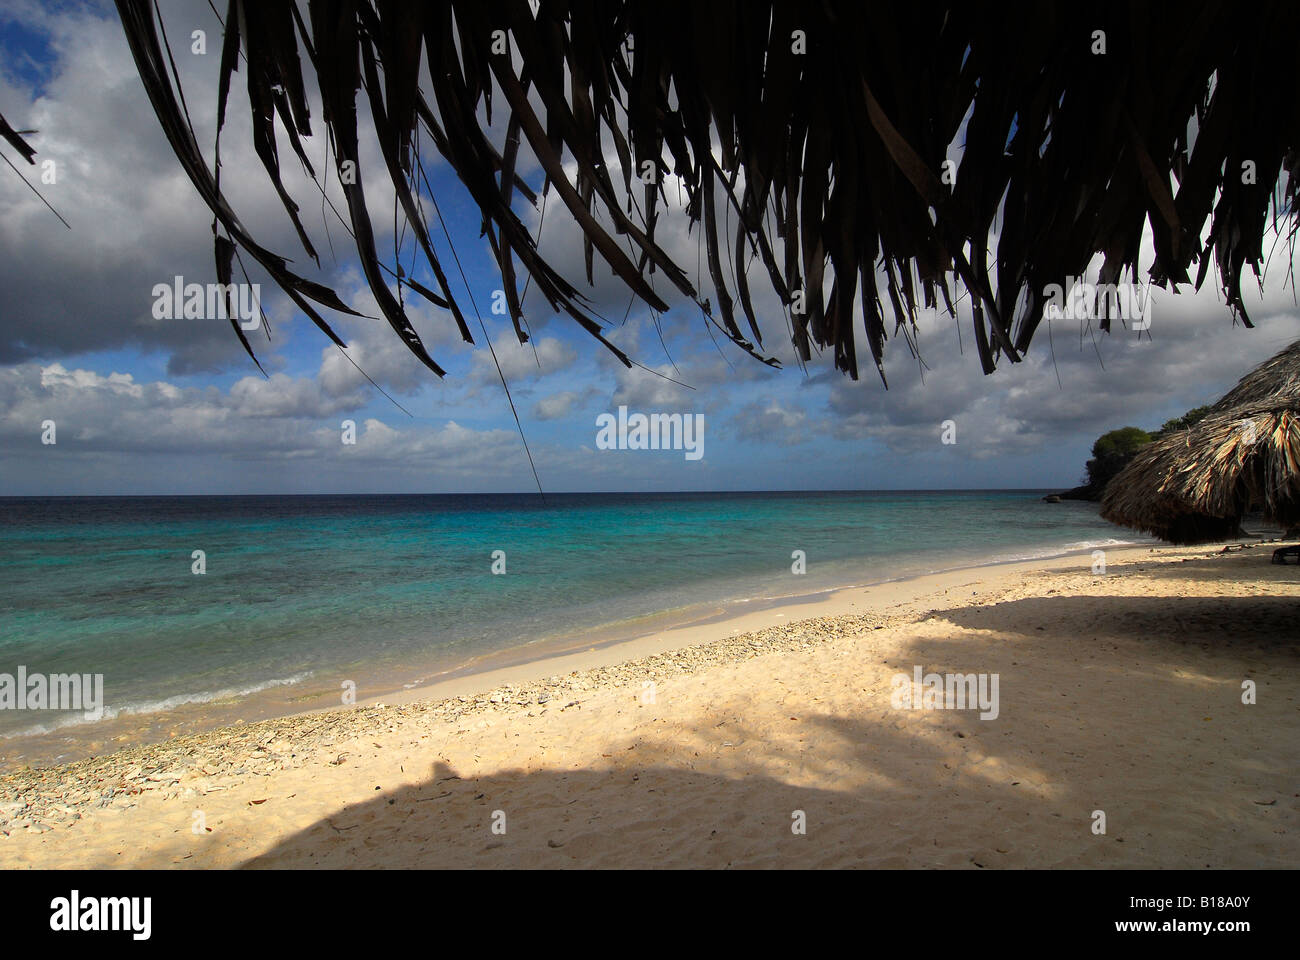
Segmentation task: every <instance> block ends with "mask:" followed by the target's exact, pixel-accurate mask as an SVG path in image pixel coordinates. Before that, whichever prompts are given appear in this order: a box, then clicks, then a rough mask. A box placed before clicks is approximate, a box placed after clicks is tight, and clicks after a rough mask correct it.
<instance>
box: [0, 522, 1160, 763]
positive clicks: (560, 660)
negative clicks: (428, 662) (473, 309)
mask: <svg viewBox="0 0 1300 960" xmlns="http://www.w3.org/2000/svg"><path fill="white" fill-rule="evenodd" d="M1095 549H1104V550H1106V551H1108V556H1109V555H1110V554H1111V553H1118V552H1119V551H1131V550H1147V549H1151V547H1150V545H1148V544H1142V543H1132V542H1127V541H1119V542H1116V543H1113V544H1111V543H1107V544H1100V543H1098V544H1096V545H1090V546H1086V547H1080V548H1077V549H1070V550H1064V551H1060V552H1048V553H1045V554H1043V555H1041V556H1037V555H1035V556H1029V557H1013V558H1009V559H998V558H985V559H980V560H976V561H975V562H973V563H967V564H959V565H957V566H954V567H949V568H943V569H939V570H931V571H925V572H920V573H907V574H904V575H902V576H898V577H890V578H886V579H882V580H878V581H867V582H864V583H854V584H843V585H832V586H827V587H819V588H817V589H814V590H811V591H808V592H802V593H799V592H796V593H791V594H787V595H782V596H760V597H747V598H740V599H729V600H722V601H718V602H709V603H698V604H693V605H690V606H687V607H682V608H675V609H669V610H660V611H655V612H653V613H650V614H647V615H644V616H641V617H637V618H635V620H634V621H619V622H616V623H609V624H601V625H598V626H596V627H592V628H588V629H586V630H583V631H580V632H579V633H578V634H562V635H560V636H549V637H543V638H540V639H538V640H535V641H530V642H529V643H525V644H522V645H519V646H514V647H509V648H506V649H502V650H494V651H489V652H487V653H484V654H481V655H478V656H476V657H473V658H471V659H470V660H468V661H464V662H462V663H461V664H459V665H457V666H454V667H449V668H447V669H444V670H435V671H432V673H433V677H432V678H429V677H422V678H420V679H418V680H416V681H413V682H404V681H402V680H399V679H396V678H392V679H390V680H389V681H387V682H381V683H371V684H370V686H371V687H372V690H371V691H368V692H366V693H365V694H364V695H361V696H357V697H356V700H355V703H354V704H353V705H346V704H344V703H343V701H342V697H341V695H340V693H339V691H338V690H337V689H335V688H334V687H328V686H323V685H322V684H324V683H325V678H324V677H323V676H322V677H319V678H316V677H308V678H304V679H302V680H298V681H295V682H270V683H267V684H266V685H265V686H264V687H262V688H261V689H258V690H256V691H254V692H253V693H251V694H237V695H234V696H231V697H220V698H218V697H215V696H214V697H213V698H212V699H209V700H203V701H198V702H192V703H181V704H178V705H176V706H173V707H170V708H167V709H163V710H151V711H139V712H135V711H132V712H128V713H123V714H121V715H119V716H117V717H114V718H112V719H110V720H107V721H98V722H94V723H82V722H75V721H74V722H72V723H68V724H66V725H64V726H57V727H54V728H52V729H50V730H46V731H43V732H38V733H32V734H16V735H10V736H8V737H5V738H0V777H2V776H4V775H6V774H8V773H12V772H19V771H23V770H27V769H40V768H47V767H55V766H66V765H69V764H73V763H76V762H78V761H81V760H86V759H93V758H96V757H104V756H110V755H112V754H113V753H118V752H121V751H123V750H130V749H136V748H147V747H150V746H154V745H158V744H164V743H167V742H168V741H170V740H173V739H176V738H177V737H192V736H200V737H201V736H204V735H206V734H211V733H213V732H216V731H220V730H223V729H226V728H229V727H234V726H244V725H248V724H256V723H266V722H273V721H276V720H284V719H288V718H292V717H298V716H305V715H309V714H313V713H320V712H328V711H332V710H340V709H342V710H347V709H351V708H352V707H354V706H369V705H374V704H378V703H384V702H389V703H408V702H411V701H413V700H419V699H426V698H430V697H433V698H438V697H444V696H464V695H470V694H475V693H479V692H482V691H483V690H488V689H490V688H492V687H495V686H498V685H500V684H505V683H520V682H527V681H536V680H538V679H540V678H542V677H545V676H548V675H550V674H551V673H554V672H555V671H554V670H550V669H543V668H544V667H545V666H546V665H547V664H552V663H555V664H557V665H558V667H559V668H560V672H569V671H581V670H587V669H593V668H595V667H600V666H612V665H614V664H617V663H619V662H621V661H622V660H624V659H636V658H638V657H640V656H644V655H646V652H647V651H650V652H664V651H665V650H667V649H670V646H671V645H672V644H673V643H685V644H687V645H695V644H699V643H708V642H712V641H714V640H717V639H723V638H725V637H728V636H733V635H735V633H736V628H734V627H732V624H733V623H735V622H743V629H744V630H746V631H753V630H760V629H763V628H764V627H766V626H771V625H775V623H776V622H778V621H781V620H787V621H788V619H789V618H790V617H791V616H793V615H795V614H796V613H798V614H799V615H800V616H814V615H831V616H834V615H836V612H842V608H843V603H842V602H840V601H839V600H838V599H837V598H840V597H841V595H846V594H850V593H852V594H854V595H855V599H854V600H852V601H849V603H848V606H849V607H852V606H853V605H854V603H855V602H858V601H859V600H860V601H862V602H865V600H866V594H867V592H868V591H872V590H882V589H883V590H887V591H888V592H889V593H890V594H891V597H892V596H893V594H894V593H895V591H898V592H901V594H902V595H904V596H906V595H907V593H908V591H907V590H906V587H907V585H909V584H916V585H918V587H919V588H920V589H924V586H925V584H927V583H928V582H930V581H931V580H934V579H935V578H946V577H950V576H961V575H962V574H964V573H968V572H971V571H979V570H985V569H988V570H997V569H1001V568H1006V567H1018V566H1027V567H1033V568H1035V569H1038V568H1040V567H1041V565H1043V564H1054V563H1056V562H1058V561H1068V560H1069V559H1070V558H1074V557H1081V556H1085V555H1090V554H1091V552H1092V551H1093V550H1095ZM827 607H829V609H830V610H831V611H834V612H830V613H825V612H822V613H817V614H814V613H809V612H807V611H809V610H824V609H825V608H827ZM655 621H661V622H663V623H665V624H666V625H665V626H664V627H662V628H661V629H658V630H653V629H651V630H645V629H641V628H638V629H636V631H635V632H633V633H631V634H630V635H629V633H628V632H627V630H626V626H627V625H628V623H631V622H655ZM582 634H587V635H589V636H590V637H592V639H588V640H584V641H581V642H575V640H576V637H577V636H581V635H582ZM668 637H672V638H681V639H674V640H666V639H663V638H668ZM665 644H668V645H665ZM621 651H627V653H626V656H625V655H624V653H623V652H621ZM404 669H407V671H408V672H407V673H406V675H407V676H409V675H410V673H411V672H419V671H420V669H421V668H418V667H416V666H414V665H412V666H411V667H409V668H404ZM341 676H342V672H340V673H339V676H338V677H334V678H333V679H335V680H337V679H339V677H341ZM305 685H311V686H313V687H315V689H314V690H310V689H306V688H305ZM376 687H377V688H378V689H373V688H376ZM284 688H287V689H284ZM282 689H283V692H284V693H285V694H291V695H290V696H288V697H287V698H280V697H278V696H276V693H277V691H279V690H282ZM180 696H184V695H180ZM273 697H274V699H272V698H273ZM325 697H331V698H337V700H338V702H336V703H330V704H328V705H324V704H318V705H315V706H294V705H295V704H302V703H303V702H304V701H309V700H317V701H319V700H322V699H323V698H325ZM221 707H228V708H229V709H228V710H226V711H225V715H224V716H223V715H220V714H219V713H218V710H219V708H221ZM168 728H170V729H168ZM15 747H16V748H18V749H15ZM106 747H107V748H108V749H105V748H106ZM12 753H18V754H19V756H18V757H16V758H15V759H13V760H10V759H9V755H10V754H12Z"/></svg>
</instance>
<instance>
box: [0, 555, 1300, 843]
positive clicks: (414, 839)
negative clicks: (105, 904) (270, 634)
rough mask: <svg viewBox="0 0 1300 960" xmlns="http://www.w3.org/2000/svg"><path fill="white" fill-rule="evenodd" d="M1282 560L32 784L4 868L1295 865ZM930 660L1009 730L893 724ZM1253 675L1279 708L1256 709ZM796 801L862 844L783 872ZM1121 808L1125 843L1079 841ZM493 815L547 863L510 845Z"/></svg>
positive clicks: (428, 700)
mask: <svg viewBox="0 0 1300 960" xmlns="http://www.w3.org/2000/svg"><path fill="white" fill-rule="evenodd" d="M1258 546H1259V545H1257V544H1247V545H1245V546H1244V547H1243V548H1242V549H1237V550H1234V551H1232V552H1230V553H1228V554H1226V555H1225V554H1223V549H1224V548H1223V546H1222V545H1214V546H1211V547H1199V548H1182V547H1162V548H1154V549H1153V548H1149V547H1130V548H1125V549H1122V550H1111V551H1107V572H1106V574H1104V575H1100V576H1094V575H1093V574H1092V573H1091V569H1090V566H1091V565H1090V561H1089V563H1082V562H1080V558H1079V557H1078V556H1077V555H1076V556H1073V557H1059V558H1056V559H1054V560H1052V561H1048V562H1042V561H1032V562H1031V561H1022V562H1019V563H1013V564H1001V565H998V566H994V567H987V566H986V567H978V568H974V569H968V570H962V571H950V572H947V573H943V574H932V575H928V576H926V577H921V578H917V579H915V580H912V581H908V582H906V583H903V584H898V583H895V584H888V585H883V586H877V587H872V588H858V589H850V590H844V591H839V592H837V594H835V595H834V596H832V597H829V598H826V599H824V600H822V601H820V602H819V603H816V604H803V605H799V606H797V607H789V606H787V607H786V608H785V609H784V610H783V609H781V608H779V607H778V608H773V610H770V611H759V612H753V613H750V614H748V615H746V616H744V617H740V618H733V619H731V620H728V621H726V622H725V623H721V624H711V625H706V626H695V627H690V628H682V629H679V630H677V631H668V632H666V633H665V634H663V635H661V636H657V637H652V638H649V639H648V640H646V641H643V642H640V643H633V644H620V645H616V646H614V647H611V648H608V649H606V650H591V651H581V652H579V653H576V654H570V655H569V656H568V657H562V658H555V659H552V660H547V661H539V662H534V663H532V664H528V665H522V666H516V667H513V668H505V669H503V670H501V671H493V672H491V673H488V674H476V675H473V677H472V678H462V679H460V680H458V681H450V682H447V683H442V684H434V685H431V686H428V687H424V688H420V689H419V690H411V691H407V692H405V694H404V695H403V697H402V698H400V699H397V700H386V701H384V702H383V703H375V702H370V703H361V704H358V705H356V706H354V707H351V708H347V709H339V708H334V709H330V710H313V711H308V712H304V713H298V714H294V715H291V716H286V717H281V718H276V719H271V720H266V721H260V722H257V723H251V724H238V725H235V726H231V727H226V728H222V729H219V730H214V731H208V732H205V733H202V734H196V735H192V736H187V737H181V738H176V739H173V740H170V741H168V742H165V743H161V744H154V745H148V746H136V747H130V748H126V749H124V750H121V751H117V752H114V753H112V754H109V755H104V756H99V757H95V758H92V759H86V760H81V761H77V762H74V763H71V764H64V765H57V766H51V767H37V768H32V769H27V770H22V771H15V772H12V773H8V774H6V775H4V776H0V863H3V864H4V865H5V866H18V867H23V866H28V867H30V866H53V867H60V866H91V867H94V866H106V867H114V866H137V867H139V866H208V867H230V866H299V867H300V866H330V865H333V866H342V867H348V866H366V865H370V866H420V865H447V866H466V865H484V866H526V865H534V866H538V865H540V866H546V865H548V864H549V865H570V866H628V865H635V864H636V863H641V864H642V865H647V864H654V865H685V864H689V863H700V864H701V865H706V866H708V865H713V866H726V865H748V866H766V865H792V866H809V865H812V866H827V865H829V866H835V865H840V866H844V865H853V866H859V865H872V866H885V867H889V866H969V865H970V863H974V864H975V865H976V866H981V865H986V864H989V863H991V864H993V865H997V866H1033V865H1047V866H1051V865H1076V866H1078V865H1082V866H1142V865H1162V866H1176V865H1183V866H1187V865H1193V866H1197V867H1200V866H1207V865H1214V866H1240V865H1242V864H1243V863H1244V864H1246V865H1266V866H1278V865H1285V864H1287V863H1291V864H1293V863H1294V862H1295V861H1296V859H1297V858H1300V849H1297V839H1298V838H1300V829H1296V827H1297V820H1298V816H1297V815H1298V814H1300V807H1298V806H1297V804H1296V803H1295V802H1294V800H1292V799H1289V798H1290V797H1291V794H1293V793H1294V789H1292V788H1291V787H1288V786H1287V783H1289V781H1288V777H1289V776H1290V770H1292V769H1294V768H1295V767H1296V766H1297V765H1300V709H1298V708H1297V705H1296V694H1295V689H1296V680H1297V678H1300V659H1298V658H1297V656H1296V654H1295V652H1294V651H1293V650H1292V643H1291V640H1290V636H1291V634H1290V632H1289V628H1288V627H1287V626H1286V625H1287V624H1288V623H1289V622H1290V618H1291V610H1292V609H1293V607H1294V603H1295V601H1296V600H1297V599H1300V577H1298V576H1297V569H1296V568H1295V567H1294V566H1291V567H1283V566H1276V565H1272V566H1271V565H1269V563H1268V557H1267V555H1266V550H1265V549H1259V548H1258ZM1242 611H1252V612H1251V613H1250V618H1249V621H1248V622H1242V620H1241V616H1240V613H1241V612H1242ZM765 616H766V620H765V621H764V617H765ZM1083 631H1089V632H1083ZM1089 637H1091V638H1092V639H1091V640H1089ZM913 665H921V666H924V667H925V668H926V669H937V670H944V669H964V670H972V669H979V670H981V671H982V670H986V669H987V670H990V671H992V672H994V673H1000V674H1001V675H1002V677H1003V686H1002V690H1003V704H1002V715H1001V717H1000V718H999V719H997V720H995V721H993V722H991V723H986V722H983V721H981V720H979V719H978V718H977V717H976V716H975V715H973V714H965V713H961V712H947V713H944V712H940V713H934V712H930V711H916V712H909V711H901V712H899V711H891V710H890V709H889V704H890V693H889V677H890V676H891V675H893V674H895V673H897V672H900V671H902V672H906V671H908V670H911V669H912V668H913ZM566 671H567V672H566ZM1243 676H1244V677H1249V678H1252V682H1258V684H1259V687H1260V697H1259V703H1260V706H1259V707H1250V708H1248V709H1240V708H1234V707H1233V706H1231V704H1233V703H1234V702H1235V701H1236V698H1237V697H1238V696H1239V689H1238V688H1239V687H1240V684H1241V678H1242V677H1243ZM465 684H469V686H465ZM457 685H460V686H457ZM647 685H649V686H647ZM647 690H648V691H649V693H650V697H649V699H648V700H647V698H646V694H647ZM1061 698H1065V699H1061ZM1076 715H1077V716H1076ZM846 725H847V726H846ZM1220 730H1221V731H1222V733H1221V734H1220V733H1219V731H1220ZM1207 734H1208V735H1209V737H1208V739H1207ZM954 738H955V739H954ZM846 791H847V793H846ZM989 791H992V793H990V792H989ZM1076 793H1077V794H1078V796H1076ZM850 795H857V796H860V798H861V799H859V800H855V801H853V802H851V803H848V804H847V806H846V805H845V804H846V802H847V801H846V797H848V796H850ZM787 796H788V797H789V799H787ZM1154 797H1160V798H1161V799H1160V802H1159V803H1154V802H1153V800H1152V798H1154ZM659 798H665V799H671V802H670V803H669V804H668V806H664V799H659ZM678 798H680V802H682V803H685V804H686V807H685V808H682V809H678V807H677V803H678V802H679V799H678ZM994 799H996V801H997V804H996V806H986V804H990V802H991V801H992V800H994ZM574 804H579V806H576V807H575V806H573V805H574ZM647 804H648V805H647ZM792 804H793V805H795V806H798V807H799V808H801V809H802V808H805V807H807V808H809V809H815V810H816V811H817V814H816V816H817V817H818V818H819V820H818V822H819V823H821V824H825V825H826V826H824V827H823V829H832V825H833V833H834V836H836V837H839V838H840V839H838V840H837V841H836V842H835V843H834V844H831V845H830V846H821V845H815V846H808V845H806V844H805V845H804V846H802V847H799V848H787V847H780V848H779V850H780V851H784V852H779V851H778V848H775V847H772V846H771V844H772V843H774V842H775V841H773V840H770V839H769V840H764V839H763V838H764V837H769V838H770V837H773V836H775V837H780V836H781V835H782V834H787V835H788V833H789V810H790V809H791V805H792ZM1098 807H1100V808H1103V809H1108V810H1110V811H1111V815H1112V816H1114V817H1115V818H1116V820H1117V823H1118V824H1120V825H1122V826H1121V828H1120V829H1117V830H1115V831H1114V832H1115V833H1116V834H1117V836H1116V837H1115V839H1116V840H1117V841H1120V842H1118V843H1115V842H1110V843H1104V844H1098V843H1095V842H1091V841H1090V834H1089V831H1088V829H1087V826H1086V822H1085V823H1084V824H1083V825H1082V826H1080V825H1071V824H1072V822H1073V821H1074V820H1075V819H1077V818H1079V817H1083V818H1085V821H1086V817H1087V811H1088V810H1092V809H1095V808H1098ZM498 808H499V809H505V810H509V811H511V816H513V817H518V818H522V819H520V820H517V821H516V823H518V824H519V826H518V827H512V828H511V833H512V836H513V835H514V834H515V833H516V832H518V834H519V836H520V837H521V838H522V839H519V840H512V841H510V842H505V841H498V840H497V839H493V838H491V836H490V834H488V833H487V832H486V828H485V827H484V822H485V818H486V817H487V816H488V814H490V813H491V812H492V810H493V809H498ZM768 808H771V809H768ZM782 809H784V811H785V812H784V813H781V810H782ZM575 811H579V812H581V814H580V815H579V814H578V813H575ZM718 811H723V813H720V812H718ZM756 811H757V812H756ZM963 811H965V812H964V813H963ZM1005 811H1019V812H1017V813H1016V815H1015V816H1014V817H1012V816H1011V815H1010V814H1009V813H1007V812H1005ZM724 813H725V816H724V815H723V814H724ZM575 817H577V819H575ZM755 817H757V818H758V820H757V821H755V820H754V818H755ZM864 817H866V820H865V821H864V820H863V818H864ZM1009 817H1010V819H1009ZM1017 817H1029V818H1030V820H1028V821H1021V820H1017V819H1016V818H1017ZM1207 817H1209V819H1208V820H1207V819H1206V818H1207ZM195 818H198V819H199V820H201V821H202V822H204V823H206V826H205V827H203V831H201V832H200V831H197V830H192V829H191V827H192V821H193V822H198V820H195ZM953 818H955V819H953ZM1151 818H1155V819H1154V820H1152V819H1151ZM782 819H784V822H785V826H784V827H782V826H781V822H782ZM967 821H969V824H967ZM1148 821H1151V822H1150V823H1148ZM874 822H879V823H881V824H885V823H889V824H893V827H892V828H891V831H892V832H891V833H888V834H886V835H883V836H884V839H882V834H881V833H880V832H879V830H873V829H871V827H870V824H871V823H874ZM941 824H948V825H949V826H948V827H941V826H940V825H941ZM963 824H965V826H963ZM1135 824H1146V826H1143V827H1142V828H1141V829H1138V827H1136V826H1135ZM706 826H712V827H713V831H712V833H710V831H709V830H708V829H704V827H706ZM702 829H703V835H701V834H700V833H699V831H700V830H702ZM918 830H919V831H922V832H921V833H920V834H916V831H918ZM929 830H934V831H936V833H935V839H934V840H933V841H931V840H930V839H926V837H928V836H929V834H928V833H926V831H929ZM944 830H949V831H951V830H956V831H957V834H952V833H951V832H949V833H945V832H944ZM1026 830H1027V831H1028V832H1027V833H1026V832H1025V831H1026ZM1062 830H1065V832H1064V833H1062V832H1061V831H1062ZM773 831H775V833H773ZM962 831H974V832H973V833H971V834H970V836H969V837H966V834H965V833H963V832H962ZM1144 831H1145V832H1144ZM1207 831H1210V834H1209V835H1207ZM994 835H996V836H994ZM485 837H486V838H487V839H484V838H485ZM711 837H715V838H725V842H719V843H718V844H716V845H710V844H709V843H707V841H708V840H709V839H710V838H711ZM889 837H893V839H889ZM1143 837H1146V838H1147V839H1146V840H1144V839H1143ZM1152 837H1154V838H1157V839H1159V838H1162V837H1163V838H1165V839H1163V840H1160V841H1159V843H1157V841H1156V840H1152V839H1150V838H1152ZM665 838H670V839H665ZM945 838H946V839H945ZM963 838H964V839H963ZM1170 838H1172V839H1170ZM1126 840H1127V841H1129V842H1128V844H1127V845H1125V843H1124V842H1123V841H1126ZM1031 841H1032V842H1031ZM900 843H902V844H903V846H901V847H900V846H899V844H900ZM521 844H522V846H520V845H521ZM647 844H648V845H649V846H647ZM665 844H667V846H665ZM935 844H938V846H935ZM1165 844H1168V846H1167V847H1166V846H1165ZM1207 844H1208V846H1207ZM1203 848H1204V849H1203ZM927 849H928V850H931V851H932V852H931V853H930V854H925V853H924V851H925V850H927ZM968 850H971V851H974V852H970V853H968V852H967V851H968ZM557 851H561V852H557ZM656 851H657V852H656ZM846 851H853V852H852V853H851V854H850V853H848V852H846ZM905 851H912V852H910V853H908V852H905ZM917 851H920V852H921V854H922V858H921V859H920V860H917V859H915V854H916V852H917ZM701 857H703V861H702V862H701V861H700V858H701ZM810 857H811V858H812V859H811V860H810V859H809V858H810ZM430 858H433V859H432V860H430ZM773 858H775V859H773Z"/></svg>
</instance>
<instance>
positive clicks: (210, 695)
mask: <svg viewBox="0 0 1300 960" xmlns="http://www.w3.org/2000/svg"><path fill="white" fill-rule="evenodd" d="M314 672H315V671H312V670H307V671H305V672H303V673H295V674H293V675H292V676H288V677H279V678H277V679H275V680H267V681H265V682H264V683H254V684H251V685H249V686H246V687H229V688H227V689H224V690H205V691H202V692H201V693H178V694H177V695H176V696H174V697H167V698H166V699H164V700H145V701H140V702H136V703H125V704H123V705H122V706H120V707H108V706H106V707H104V712H103V714H102V715H101V716H100V717H99V718H98V719H94V720H92V719H90V718H89V717H87V716H86V715H85V712H84V711H80V710H78V711H74V712H73V713H71V714H64V715H63V716H61V717H58V718H57V719H53V720H51V721H50V722H49V723H38V724H36V725H35V726H31V727H24V728H23V729H22V730H16V731H14V732H13V733H3V734H0V740H10V739H12V738H14V737H36V736H41V735H42V734H46V733H53V732H54V731H55V730H62V729H64V728H65V727H81V726H87V725H89V724H94V723H103V722H104V721H106V720H114V719H116V718H117V717H124V716H133V715H136V714H144V713H165V712H166V711H168V710H174V709H176V708H177V707H183V706H186V705H187V704H195V703H211V702H212V701H214V700H229V699H231V698H233V697H247V696H251V695H252V694H254V693H260V692H261V691H263V690H270V689H271V688H272V687H287V686H292V685H293V684H295V683H301V682H302V681H304V680H306V679H307V678H308V677H310V676H311V675H312V674H313V673H314Z"/></svg>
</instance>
